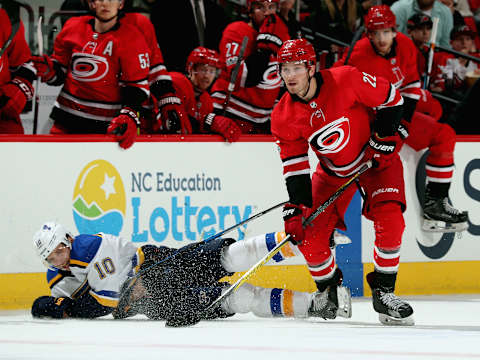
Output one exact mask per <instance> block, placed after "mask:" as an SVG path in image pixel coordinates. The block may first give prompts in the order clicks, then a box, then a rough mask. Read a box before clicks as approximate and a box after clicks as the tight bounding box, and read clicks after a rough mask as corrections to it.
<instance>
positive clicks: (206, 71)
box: [190, 64, 217, 91]
mask: <svg viewBox="0 0 480 360" xmlns="http://www.w3.org/2000/svg"><path fill="white" fill-rule="evenodd" d="M216 76H217V68H216V67H214V66H211V65H207V64H196V65H195V66H194V67H193V70H192V72H191V74H190V79H191V81H192V83H193V85H194V86H195V87H197V88H198V89H200V90H202V91H205V90H207V89H208V88H209V87H210V85H212V82H213V80H215V77H216Z"/></svg>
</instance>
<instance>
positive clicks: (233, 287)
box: [204, 160, 372, 312]
mask: <svg viewBox="0 0 480 360" xmlns="http://www.w3.org/2000/svg"><path fill="white" fill-rule="evenodd" d="M371 167H372V162H371V161H370V160H369V161H368V162H366V163H365V164H364V165H363V166H362V167H361V168H360V170H358V172H357V173H356V174H355V175H354V176H352V177H351V178H350V179H349V180H348V181H347V182H345V183H344V184H343V185H342V186H340V187H339V188H338V189H337V191H335V193H333V195H331V196H330V197H329V198H328V199H327V201H325V202H324V203H323V204H322V205H320V206H319V207H318V208H317V209H316V210H315V211H314V212H313V213H312V214H310V216H309V217H308V218H307V219H305V220H304V221H303V227H306V226H308V225H310V224H311V223H312V221H313V220H315V219H316V217H317V216H318V215H320V214H321V213H322V212H323V211H325V209H326V208H327V207H329V206H330V205H331V204H332V203H333V202H334V201H335V200H337V199H338V197H339V196H340V195H342V194H343V192H344V191H345V190H346V189H347V188H348V187H349V186H350V185H351V184H353V183H354V182H355V181H356V180H357V179H358V177H359V176H360V175H362V174H363V173H364V172H365V171H367V170H368V169H370V168H371ZM289 241H290V234H288V235H287V236H286V237H285V238H284V239H283V240H282V241H281V242H279V243H278V244H277V246H275V247H274V248H273V249H272V250H270V252H269V253H268V254H266V255H265V256H264V257H263V258H261V259H260V260H259V261H258V262H257V263H256V264H255V265H253V266H252V267H251V268H250V270H248V271H247V272H246V273H245V274H243V275H242V277H240V278H239V279H238V280H237V281H236V282H235V283H234V284H233V285H231V286H230V287H229V288H228V289H227V290H226V291H225V292H224V293H223V294H222V295H220V296H219V297H218V298H217V299H216V300H215V301H213V302H212V303H211V304H210V305H209V306H207V308H206V309H205V310H204V312H208V310H210V309H211V308H213V307H214V306H215V305H216V304H218V303H219V302H220V301H222V300H223V299H225V298H226V297H227V296H229V295H230V294H231V293H233V292H234V291H236V290H237V289H238V288H239V287H240V286H242V285H243V284H244V283H245V282H246V281H247V280H248V279H249V278H250V277H251V276H252V275H253V274H255V273H256V272H257V270H258V269H259V268H260V267H261V266H262V265H265V264H266V263H267V262H268V261H269V260H270V259H271V258H273V257H274V256H275V255H276V254H277V253H278V252H279V251H280V250H281V249H282V247H283V246H285V244H287V242H289Z"/></svg>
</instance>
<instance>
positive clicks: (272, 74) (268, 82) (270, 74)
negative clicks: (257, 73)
mask: <svg viewBox="0 0 480 360" xmlns="http://www.w3.org/2000/svg"><path fill="white" fill-rule="evenodd" d="M281 83H282V79H281V77H280V76H279V75H278V72H277V63H270V64H269V66H268V68H267V70H265V72H264V73H263V81H262V82H261V83H260V84H258V87H259V88H261V89H267V90H271V89H276V88H278V87H280V85H281Z"/></svg>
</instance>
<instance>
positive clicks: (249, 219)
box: [119, 201, 287, 302]
mask: <svg viewBox="0 0 480 360" xmlns="http://www.w3.org/2000/svg"><path fill="white" fill-rule="evenodd" d="M286 203H287V201H283V202H281V203H279V204H277V205H274V206H272V207H270V208H268V209H266V210H263V211H261V212H259V213H257V214H255V215H253V216H251V217H249V218H248V219H245V220H243V221H241V222H239V223H237V224H235V225H233V226H231V227H229V228H228V229H225V230H222V231H221V232H219V233H217V234H215V235H213V236H211V237H209V238H208V239H206V240H204V242H209V241H212V240H214V239H216V238H218V237H220V236H222V235H224V234H226V233H228V232H230V231H232V230H234V229H236V228H238V227H239V226H242V225H244V224H246V223H248V222H250V221H252V220H254V219H257V218H259V217H260V216H263V215H265V214H267V213H269V212H270V211H272V210H275V209H277V208H279V207H280V206H283V205H285V204H286ZM181 252H182V248H180V249H178V250H177V251H176V252H174V253H173V254H172V255H170V256H167V257H166V258H165V259H162V260H160V261H158V262H156V263H154V264H152V265H150V266H148V267H146V268H144V269H142V270H140V271H139V272H138V273H136V274H135V276H133V277H132V278H131V279H130V284H129V286H128V287H127V289H126V290H125V291H124V292H123V293H122V294H123V295H124V294H128V293H129V289H130V287H131V286H132V285H134V284H135V279H137V278H139V277H140V276H141V275H143V274H144V273H145V272H147V271H148V270H151V269H153V268H154V267H155V266H158V265H160V264H162V263H164V262H165V261H167V260H169V259H172V258H173V257H175V256H176V255H178V254H180V253H181ZM122 294H121V295H120V299H119V302H120V301H121V300H123V298H124V296H122Z"/></svg>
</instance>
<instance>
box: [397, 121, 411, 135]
mask: <svg viewBox="0 0 480 360" xmlns="http://www.w3.org/2000/svg"><path fill="white" fill-rule="evenodd" d="M408 125H409V123H408V122H407V121H406V120H403V119H402V121H401V122H400V124H398V130H397V133H398V136H400V139H402V140H405V139H406V138H407V137H408V135H409V133H408Z"/></svg>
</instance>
